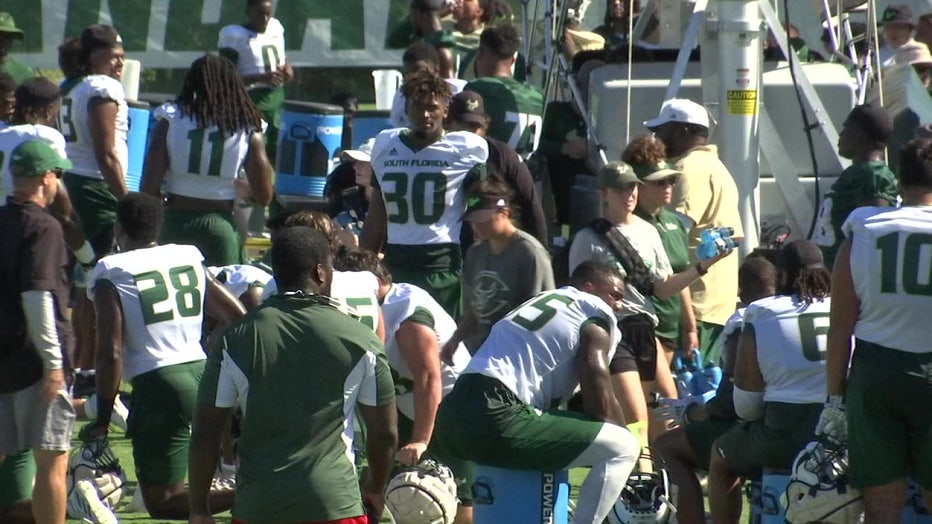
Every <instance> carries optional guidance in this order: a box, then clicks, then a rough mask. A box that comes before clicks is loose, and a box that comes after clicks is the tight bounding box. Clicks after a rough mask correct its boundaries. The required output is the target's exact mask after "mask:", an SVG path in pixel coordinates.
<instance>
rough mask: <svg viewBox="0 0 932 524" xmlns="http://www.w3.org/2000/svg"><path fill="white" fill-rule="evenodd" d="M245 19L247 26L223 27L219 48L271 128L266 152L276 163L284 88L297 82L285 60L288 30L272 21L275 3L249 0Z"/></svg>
mask: <svg viewBox="0 0 932 524" xmlns="http://www.w3.org/2000/svg"><path fill="white" fill-rule="evenodd" d="M246 18H247V21H246V23H245V24H242V25H240V24H234V25H228V26H224V27H223V28H222V29H221V30H220V38H219V42H218V44H217V47H218V48H219V50H220V51H219V52H220V55H221V56H224V57H226V58H229V59H230V60H231V61H232V62H233V63H234V64H236V69H237V71H239V74H240V76H241V77H242V78H243V84H244V85H245V86H246V89H247V90H248V91H249V97H250V98H252V101H253V102H255V104H256V107H258V108H259V111H262V117H263V118H264V119H265V121H266V123H268V125H269V126H268V128H266V130H265V144H266V151H267V154H268V157H269V158H271V159H273V161H274V158H275V151H276V146H277V144H278V129H279V127H281V119H282V117H281V113H282V107H283V106H284V104H285V88H284V87H283V86H284V84H285V83H286V82H290V81H291V80H292V79H294V69H292V67H291V64H289V63H288V60H287V58H286V57H285V28H284V27H282V24H281V22H279V21H278V20H276V19H275V18H272V0H247V1H246Z"/></svg>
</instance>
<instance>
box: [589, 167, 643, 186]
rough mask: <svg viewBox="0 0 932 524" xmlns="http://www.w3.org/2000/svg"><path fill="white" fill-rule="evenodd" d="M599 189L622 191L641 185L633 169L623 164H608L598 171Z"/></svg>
mask: <svg viewBox="0 0 932 524" xmlns="http://www.w3.org/2000/svg"><path fill="white" fill-rule="evenodd" d="M598 183H599V189H624V188H626V187H628V186H630V185H631V184H643V183H644V182H642V181H641V179H640V178H638V176H637V175H636V174H634V169H631V166H629V165H628V164H626V163H624V162H609V163H608V164H605V166H604V167H602V169H600V170H599V176H598Z"/></svg>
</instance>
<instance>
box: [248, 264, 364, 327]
mask: <svg viewBox="0 0 932 524" xmlns="http://www.w3.org/2000/svg"><path fill="white" fill-rule="evenodd" d="M275 293H278V284H277V283H276V282H275V279H274V278H273V279H272V280H270V281H269V283H268V285H266V286H265V292H264V293H262V300H265V299H267V298H269V297H270V296H272V295H274V294H275ZM330 298H332V299H334V300H336V301H337V302H338V303H339V304H340V305H341V306H342V308H341V310H342V311H343V312H344V313H346V314H348V315H351V316H353V317H356V318H357V319H358V320H359V321H360V322H362V323H363V324H365V325H366V326H368V327H369V328H371V329H372V331H375V329H376V327H378V325H379V314H380V313H379V311H380V308H379V279H378V278H377V277H376V276H375V275H373V274H372V273H371V272H369V271H334V272H333V282H332V283H331V284H330Z"/></svg>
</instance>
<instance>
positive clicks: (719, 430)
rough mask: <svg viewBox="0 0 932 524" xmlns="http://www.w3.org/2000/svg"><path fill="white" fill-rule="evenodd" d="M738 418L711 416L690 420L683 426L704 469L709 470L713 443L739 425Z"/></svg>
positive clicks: (690, 445) (691, 446)
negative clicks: (694, 420)
mask: <svg viewBox="0 0 932 524" xmlns="http://www.w3.org/2000/svg"><path fill="white" fill-rule="evenodd" d="M738 422H739V421H738V420H737V419H733V420H723V419H718V418H709V419H706V420H700V421H698V422H690V423H689V424H686V425H685V426H683V432H684V434H685V435H686V441H687V442H689V447H690V448H691V449H692V450H693V453H695V454H696V458H697V459H699V465H700V466H702V469H704V470H706V471H708V470H709V460H710V459H711V457H712V444H714V443H715V441H716V440H717V439H718V437H721V436H722V435H724V434H725V433H728V432H729V431H730V430H731V429H732V428H734V427H735V426H737V425H738Z"/></svg>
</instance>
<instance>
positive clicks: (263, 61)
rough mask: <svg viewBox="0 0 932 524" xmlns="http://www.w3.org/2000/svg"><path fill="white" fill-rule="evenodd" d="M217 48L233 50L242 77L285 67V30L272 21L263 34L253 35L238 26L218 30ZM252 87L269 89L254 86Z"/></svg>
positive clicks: (261, 85) (263, 85) (257, 85)
mask: <svg viewBox="0 0 932 524" xmlns="http://www.w3.org/2000/svg"><path fill="white" fill-rule="evenodd" d="M217 47H218V48H220V49H232V50H233V51H236V54H237V59H236V69H237V71H239V74H240V75H241V76H249V75H258V74H262V73H271V72H272V71H275V70H277V69H278V68H279V67H281V66H283V65H285V28H284V27H282V24H281V22H279V21H278V20H276V19H275V18H272V19H270V20H269V25H268V27H266V28H265V32H264V33H256V32H254V31H252V30H249V29H247V28H245V27H243V26H241V25H228V26H226V27H224V28H223V29H221V30H220V40H219V42H218V43H217ZM252 87H272V86H270V85H267V84H253V85H250V86H247V88H252Z"/></svg>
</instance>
